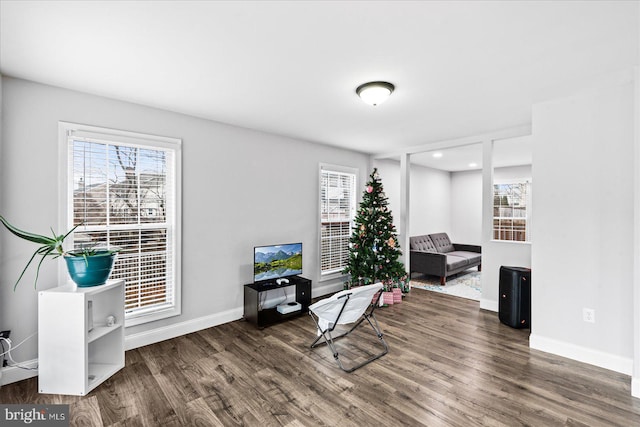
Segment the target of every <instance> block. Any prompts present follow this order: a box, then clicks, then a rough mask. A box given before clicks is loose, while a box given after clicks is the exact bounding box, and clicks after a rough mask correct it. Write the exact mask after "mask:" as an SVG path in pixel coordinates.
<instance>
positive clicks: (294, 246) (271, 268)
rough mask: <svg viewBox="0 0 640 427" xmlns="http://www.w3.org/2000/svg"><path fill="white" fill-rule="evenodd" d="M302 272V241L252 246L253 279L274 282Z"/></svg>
mask: <svg viewBox="0 0 640 427" xmlns="http://www.w3.org/2000/svg"><path fill="white" fill-rule="evenodd" d="M297 274H302V243H287V244H284V245H270V246H256V247H255V248H253V281H254V282H256V283H258V282H275V281H276V279H280V278H283V277H288V276H295V275H297Z"/></svg>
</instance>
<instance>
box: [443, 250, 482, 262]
mask: <svg viewBox="0 0 640 427" xmlns="http://www.w3.org/2000/svg"><path fill="white" fill-rule="evenodd" d="M449 255H453V256H459V257H460V258H465V259H467V260H468V261H469V264H480V263H481V262H482V255H481V254H479V253H478V252H467V251H452V252H447V256H449Z"/></svg>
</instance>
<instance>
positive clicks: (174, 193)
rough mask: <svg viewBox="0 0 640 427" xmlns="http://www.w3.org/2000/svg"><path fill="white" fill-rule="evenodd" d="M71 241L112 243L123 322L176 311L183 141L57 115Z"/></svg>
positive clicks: (137, 321) (132, 322)
mask: <svg viewBox="0 0 640 427" xmlns="http://www.w3.org/2000/svg"><path fill="white" fill-rule="evenodd" d="M61 140H62V141H63V142H64V143H63V144H62V145H63V151H64V152H65V153H64V154H65V157H66V168H67V170H66V180H67V181H66V185H65V186H64V187H65V188H66V191H67V193H66V197H65V200H66V206H67V212H66V218H67V221H66V225H65V226H66V229H69V228H71V227H73V226H76V225H77V226H78V228H76V230H75V232H74V233H73V247H74V248H81V247H87V246H89V247H91V246H106V247H118V248H120V252H119V253H118V256H117V258H116V262H115V265H114V269H113V272H112V273H111V278H112V279H124V280H125V303H124V304H125V320H126V324H127V326H132V325H135V324H140V323H144V322H148V321H152V320H157V319H161V318H164V317H169V316H173V315H177V314H180V282H179V278H180V275H179V265H180V264H179V250H178V248H179V247H180V240H179V239H180V233H179V231H180V230H179V226H178V224H179V222H178V220H177V218H178V215H179V214H180V203H179V200H180V199H179V194H178V191H179V188H180V187H179V176H180V175H179V174H180V146H181V141H180V140H176V139H171V138H160V137H155V136H148V135H140V134H133V133H130V132H121V131H112V130H109V129H100V128H93V127H88V126H81V125H71V124H67V123H61Z"/></svg>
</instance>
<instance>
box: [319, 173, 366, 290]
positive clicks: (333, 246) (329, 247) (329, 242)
mask: <svg viewBox="0 0 640 427" xmlns="http://www.w3.org/2000/svg"><path fill="white" fill-rule="evenodd" d="M356 174H357V170H355V169H352V168H344V167H339V166H332V165H320V275H321V278H322V277H327V276H333V275H337V274H341V272H342V270H343V269H344V268H345V267H346V265H347V261H348V259H349V237H350V236H351V227H352V225H353V219H354V218H355V209H356V206H355V203H356V198H355V188H356Z"/></svg>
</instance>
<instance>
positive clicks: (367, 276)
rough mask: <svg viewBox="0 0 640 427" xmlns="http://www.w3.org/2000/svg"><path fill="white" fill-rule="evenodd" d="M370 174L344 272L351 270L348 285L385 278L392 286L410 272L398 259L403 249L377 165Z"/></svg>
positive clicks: (381, 280)
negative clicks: (406, 270)
mask: <svg viewBox="0 0 640 427" xmlns="http://www.w3.org/2000/svg"><path fill="white" fill-rule="evenodd" d="M369 178H370V179H369V181H368V182H367V185H366V188H365V191H364V196H363V198H362V203H360V207H359V209H358V212H357V214H356V218H355V225H354V227H353V231H352V234H351V238H350V239H349V261H348V264H347V267H346V268H345V269H344V273H345V274H351V281H350V282H348V283H347V285H346V286H347V288H349V287H351V286H359V285H368V284H371V283H377V282H382V283H383V284H384V287H385V290H390V288H392V287H395V286H397V285H400V284H401V283H402V284H404V282H405V281H406V279H407V273H406V272H405V270H404V264H402V262H400V261H398V257H399V256H400V255H401V254H402V252H401V251H400V245H399V244H398V238H397V235H396V229H395V226H394V225H393V216H392V215H391V211H390V210H389V208H388V207H387V200H388V199H387V197H386V196H385V194H384V190H383V188H382V182H381V181H380V176H379V175H378V171H377V169H374V170H373V172H372V173H371V175H369ZM404 290H405V289H403V291H404Z"/></svg>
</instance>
